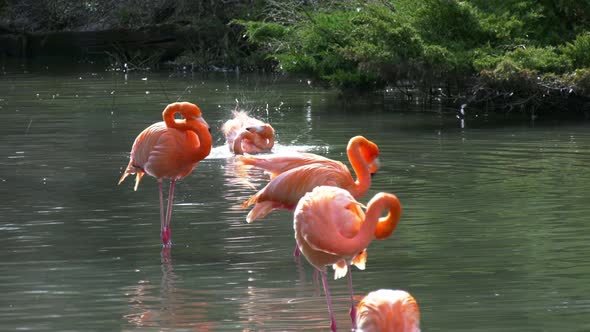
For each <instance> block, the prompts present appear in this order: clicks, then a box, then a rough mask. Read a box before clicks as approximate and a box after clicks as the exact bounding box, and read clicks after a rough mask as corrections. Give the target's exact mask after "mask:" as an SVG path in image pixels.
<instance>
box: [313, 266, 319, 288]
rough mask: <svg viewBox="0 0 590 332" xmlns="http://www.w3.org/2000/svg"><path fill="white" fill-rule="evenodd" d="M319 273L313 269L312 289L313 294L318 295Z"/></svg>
mask: <svg viewBox="0 0 590 332" xmlns="http://www.w3.org/2000/svg"><path fill="white" fill-rule="evenodd" d="M319 273H320V272H319V271H318V269H313V289H314V291H315V294H319V293H320V281H319Z"/></svg>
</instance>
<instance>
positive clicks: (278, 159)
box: [236, 138, 380, 179]
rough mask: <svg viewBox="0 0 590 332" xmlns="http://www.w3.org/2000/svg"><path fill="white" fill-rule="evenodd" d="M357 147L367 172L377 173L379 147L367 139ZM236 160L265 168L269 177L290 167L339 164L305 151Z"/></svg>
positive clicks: (275, 175)
mask: <svg viewBox="0 0 590 332" xmlns="http://www.w3.org/2000/svg"><path fill="white" fill-rule="evenodd" d="M352 139H354V138H352ZM352 139H351V140H352ZM349 147H350V148H351V149H352V148H355V147H354V146H351V145H349ZM358 148H359V150H360V152H361V156H362V157H363V159H364V160H365V162H366V163H367V165H368V168H369V172H370V173H371V174H375V173H377V171H378V170H379V167H380V163H379V148H378V147H377V144H375V143H373V142H371V141H367V142H366V143H365V144H360V145H359V146H358ZM236 161H237V164H238V165H251V166H254V167H257V168H260V169H263V170H265V171H266V172H268V173H270V177H271V179H272V178H275V177H277V176H278V175H279V174H281V173H284V172H286V171H288V170H290V169H293V168H296V167H299V166H303V165H309V164H324V165H328V164H329V165H334V166H336V164H341V163H340V162H339V161H336V160H332V159H329V158H326V157H323V156H319V155H317V154H313V153H306V152H296V153H292V152H291V153H275V154H270V155H264V156H252V155H248V156H238V158H237V160H236Z"/></svg>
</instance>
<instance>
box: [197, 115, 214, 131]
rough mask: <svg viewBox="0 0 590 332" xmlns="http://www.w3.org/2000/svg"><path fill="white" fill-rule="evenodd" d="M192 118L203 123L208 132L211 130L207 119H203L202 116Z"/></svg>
mask: <svg viewBox="0 0 590 332" xmlns="http://www.w3.org/2000/svg"><path fill="white" fill-rule="evenodd" d="M193 119H194V120H196V121H198V122H200V123H202V124H204V125H205V126H206V127H207V128H209V132H211V127H209V124H208V123H207V121H205V119H203V117H202V116H194V117H193Z"/></svg>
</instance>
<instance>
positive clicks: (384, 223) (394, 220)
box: [366, 193, 402, 240]
mask: <svg viewBox="0 0 590 332" xmlns="http://www.w3.org/2000/svg"><path fill="white" fill-rule="evenodd" d="M375 199H378V200H379V202H380V204H382V206H379V205H376V207H375V208H373V209H372V210H371V209H370V208H371V207H372V206H371V205H369V208H368V209H367V214H366V216H367V219H369V218H377V221H378V222H377V225H376V227H375V232H374V235H375V238H376V239H377V240H384V239H386V238H388V237H389V236H390V235H391V233H393V231H394V230H395V228H396V227H397V224H398V223H399V220H400V218H401V215H402V206H401V204H400V202H399V200H398V199H397V197H396V196H395V195H392V194H386V193H379V194H377V195H375V197H373V199H372V200H371V201H370V202H369V204H371V202H373V200H375ZM383 210H387V211H388V213H387V216H385V217H382V218H379V216H380V215H381V212H383Z"/></svg>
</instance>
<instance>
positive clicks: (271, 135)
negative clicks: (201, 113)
mask: <svg viewBox="0 0 590 332" xmlns="http://www.w3.org/2000/svg"><path fill="white" fill-rule="evenodd" d="M232 113H233V116H234V118H233V119H230V120H227V121H226V122H225V123H224V124H223V126H222V127H221V131H222V132H223V134H224V135H225V140H226V141H227V144H228V146H229V150H230V151H231V152H233V153H235V154H244V153H260V152H268V151H270V150H271V149H272V147H273V146H274V143H275V131H274V129H273V128H272V126H271V125H269V124H268V123H264V122H262V121H260V120H257V119H254V118H252V117H250V116H248V114H247V113H246V112H243V111H233V112H232Z"/></svg>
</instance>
